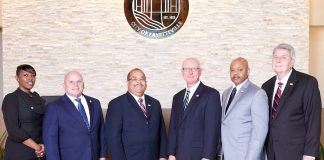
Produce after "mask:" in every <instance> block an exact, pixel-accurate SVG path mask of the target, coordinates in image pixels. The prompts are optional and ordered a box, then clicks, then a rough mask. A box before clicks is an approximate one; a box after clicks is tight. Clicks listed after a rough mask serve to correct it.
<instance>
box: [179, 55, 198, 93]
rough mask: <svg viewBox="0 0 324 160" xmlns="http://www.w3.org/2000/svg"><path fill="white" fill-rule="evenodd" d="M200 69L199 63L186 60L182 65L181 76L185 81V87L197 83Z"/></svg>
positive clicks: (192, 59) (189, 59)
mask: <svg viewBox="0 0 324 160" xmlns="http://www.w3.org/2000/svg"><path fill="white" fill-rule="evenodd" d="M200 75H201V68H200V64H199V61H198V60H197V59H195V58H188V59H186V60H184V61H183V63H182V76H183V78H184V80H185V81H186V84H187V87H189V88H190V87H191V86H193V85H195V84H196V83H197V82H198V81H199V77H200Z"/></svg>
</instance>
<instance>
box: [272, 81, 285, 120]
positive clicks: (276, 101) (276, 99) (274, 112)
mask: <svg viewBox="0 0 324 160" xmlns="http://www.w3.org/2000/svg"><path fill="white" fill-rule="evenodd" d="M282 85H283V83H281V82H279V83H278V89H277V92H276V95H275V96H274V98H273V105H272V109H271V115H272V118H274V117H276V115H277V113H278V109H279V108H278V105H279V102H280V97H281V94H282V88H281V87H282Z"/></svg>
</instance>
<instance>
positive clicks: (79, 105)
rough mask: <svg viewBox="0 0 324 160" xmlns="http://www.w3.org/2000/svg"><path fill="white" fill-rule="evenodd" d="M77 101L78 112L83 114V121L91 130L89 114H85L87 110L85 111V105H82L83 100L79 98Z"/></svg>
mask: <svg viewBox="0 0 324 160" xmlns="http://www.w3.org/2000/svg"><path fill="white" fill-rule="evenodd" d="M75 100H76V101H77V102H78V111H79V113H80V114H81V117H82V119H83V121H84V123H85V125H86V126H87V128H88V129H89V128H90V125H89V121H88V118H87V114H86V112H85V110H84V107H83V105H82V103H81V98H77V99H75Z"/></svg>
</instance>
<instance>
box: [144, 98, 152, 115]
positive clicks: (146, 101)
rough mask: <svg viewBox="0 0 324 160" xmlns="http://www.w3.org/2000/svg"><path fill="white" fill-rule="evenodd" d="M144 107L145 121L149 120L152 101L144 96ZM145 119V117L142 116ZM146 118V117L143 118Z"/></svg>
mask: <svg viewBox="0 0 324 160" xmlns="http://www.w3.org/2000/svg"><path fill="white" fill-rule="evenodd" d="M145 106H146V115H147V119H150V117H151V112H152V101H151V99H150V98H149V97H148V96H146V95H145ZM144 117H145V116H144ZM145 118H146V117H145Z"/></svg>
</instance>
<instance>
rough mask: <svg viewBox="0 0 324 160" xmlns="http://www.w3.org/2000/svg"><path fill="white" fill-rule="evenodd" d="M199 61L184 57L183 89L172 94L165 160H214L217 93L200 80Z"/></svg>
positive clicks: (218, 115) (218, 119)
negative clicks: (166, 158) (167, 156)
mask: <svg viewBox="0 0 324 160" xmlns="http://www.w3.org/2000/svg"><path fill="white" fill-rule="evenodd" d="M200 75H201V68H200V63H199V61H198V60H197V59H196V58H187V59H185V60H184V62H183V63H182V76H183V78H184V80H185V82H186V88H185V89H183V90H181V91H180V92H178V93H177V94H175V95H174V97H173V102H172V110H171V119H170V130H169V131H170V132H169V146H168V152H169V160H175V159H177V160H189V159H194V160H209V159H210V160H214V159H216V154H217V144H218V142H219V139H220V131H221V113H222V109H221V103H220V95H219V92H218V91H217V90H216V89H214V88H211V87H208V86H206V85H204V84H203V83H202V82H200V80H199V77H200Z"/></svg>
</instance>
